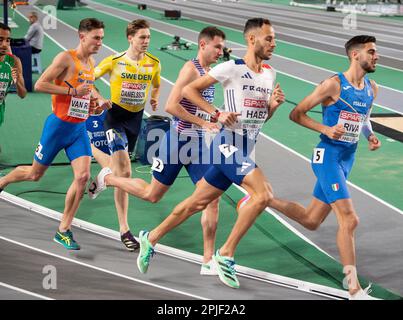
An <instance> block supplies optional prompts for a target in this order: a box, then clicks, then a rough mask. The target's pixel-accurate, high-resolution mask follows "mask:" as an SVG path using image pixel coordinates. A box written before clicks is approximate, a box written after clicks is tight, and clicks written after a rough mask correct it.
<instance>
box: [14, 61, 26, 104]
mask: <svg viewBox="0 0 403 320" xmlns="http://www.w3.org/2000/svg"><path fill="white" fill-rule="evenodd" d="M14 61H15V65H14V67H13V68H12V70H11V72H12V77H13V80H14V83H15V86H16V88H17V94H18V96H19V97H20V98H25V96H26V95H27V89H26V88H25V82H24V76H23V73H22V64H21V60H20V59H19V58H18V57H16V56H14Z"/></svg>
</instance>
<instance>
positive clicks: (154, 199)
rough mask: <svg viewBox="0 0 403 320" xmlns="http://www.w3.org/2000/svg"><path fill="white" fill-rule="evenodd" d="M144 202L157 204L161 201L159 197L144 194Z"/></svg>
mask: <svg viewBox="0 0 403 320" xmlns="http://www.w3.org/2000/svg"><path fill="white" fill-rule="evenodd" d="M144 200H146V201H148V202H151V203H157V202H159V201H160V200H161V197H160V196H158V195H155V194H146V196H145V197H144Z"/></svg>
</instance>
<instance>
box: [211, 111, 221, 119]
mask: <svg viewBox="0 0 403 320" xmlns="http://www.w3.org/2000/svg"><path fill="white" fill-rule="evenodd" d="M220 114H221V113H220V111H218V110H217V109H216V110H215V111H214V112H212V113H211V114H210V121H211V122H217V121H218V117H219V116H220Z"/></svg>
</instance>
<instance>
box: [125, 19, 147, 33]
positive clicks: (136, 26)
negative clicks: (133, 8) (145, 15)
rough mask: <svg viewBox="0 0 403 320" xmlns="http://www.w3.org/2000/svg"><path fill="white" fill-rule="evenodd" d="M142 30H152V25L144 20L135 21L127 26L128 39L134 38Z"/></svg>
mask: <svg viewBox="0 0 403 320" xmlns="http://www.w3.org/2000/svg"><path fill="white" fill-rule="evenodd" d="M140 29H150V23H149V22H148V21H147V20H144V19H137V20H133V21H132V22H130V23H129V24H128V25H127V28H126V37H129V36H134V35H135V34H136V32H137V31H139V30H140Z"/></svg>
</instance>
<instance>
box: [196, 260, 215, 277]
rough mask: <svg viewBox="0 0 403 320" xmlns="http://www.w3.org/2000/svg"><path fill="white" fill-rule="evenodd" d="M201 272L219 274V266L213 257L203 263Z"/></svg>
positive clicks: (211, 274) (203, 273)
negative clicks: (217, 266)
mask: <svg viewBox="0 0 403 320" xmlns="http://www.w3.org/2000/svg"><path fill="white" fill-rule="evenodd" d="M200 274H201V275H202V276H218V272H217V268H216V266H215V264H214V262H213V260H212V259H211V260H210V261H209V262H207V263H203V264H202V266H201V269H200Z"/></svg>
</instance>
